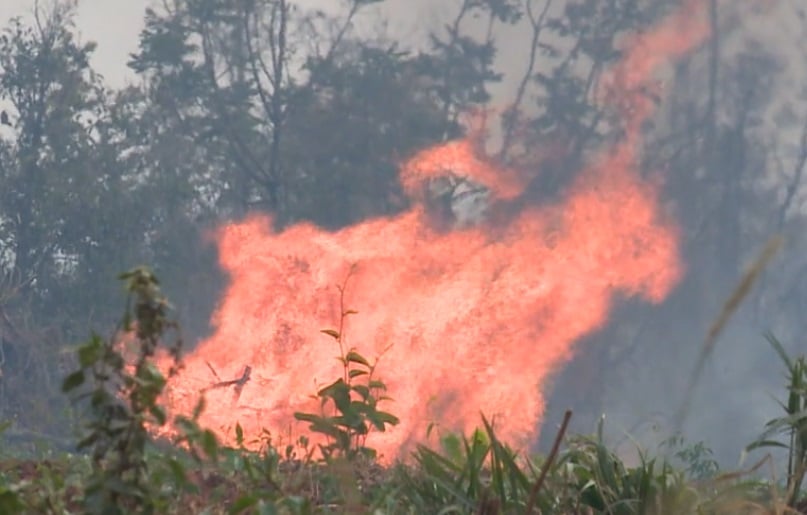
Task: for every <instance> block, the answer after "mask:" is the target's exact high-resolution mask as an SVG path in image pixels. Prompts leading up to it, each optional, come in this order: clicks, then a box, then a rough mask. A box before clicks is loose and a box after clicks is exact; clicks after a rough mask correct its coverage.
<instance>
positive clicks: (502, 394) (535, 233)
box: [166, 2, 707, 458]
mask: <svg viewBox="0 0 807 515" xmlns="http://www.w3.org/2000/svg"><path fill="white" fill-rule="evenodd" d="M694 5H697V4H695V3H694V2H689V3H688V4H687V7H689V8H688V9H685V10H684V11H682V12H681V13H678V14H676V15H675V16H673V17H671V18H670V19H669V20H668V21H667V22H665V23H664V24H662V25H660V26H659V27H658V28H657V29H656V30H654V31H653V32H650V33H646V34H643V35H642V36H640V37H638V38H637V39H636V41H635V45H634V46H633V49H632V50H631V51H630V52H629V53H628V54H627V56H626V57H625V59H624V60H623V62H622V63H621V64H620V65H619V66H618V67H617V68H615V71H614V73H613V74H612V75H611V82H610V84H611V86H612V87H613V88H616V89H615V90H614V89H612V92H613V91H617V90H618V92H619V95H620V97H619V102H620V105H621V106H622V107H624V108H625V109H624V112H625V118H626V122H627V124H626V126H627V127H628V134H627V137H626V138H625V139H624V141H623V143H621V144H619V145H618V146H617V147H616V148H614V149H613V151H612V152H610V153H609V154H607V155H606V156H605V157H604V158H603V159H601V161H600V162H598V163H596V164H595V165H593V166H592V167H590V169H588V170H585V171H583V172H582V173H581V174H580V175H579V178H578V180H577V182H576V183H575V184H574V185H573V188H572V189H571V191H570V193H569V195H568V198H566V199H565V201H563V202H562V203H558V204H556V205H550V206H543V207H540V208H538V207H533V208H528V209H525V210H522V211H521V212H520V213H519V214H518V215H517V216H516V217H514V218H513V219H512V220H511V221H510V222H509V223H508V224H507V225H506V226H505V227H503V228H498V229H497V231H496V235H495V237H494V236H493V235H492V234H490V233H489V232H487V231H486V229H485V228H484V227H471V228H466V229H462V230H454V231H450V232H438V231H435V230H433V229H432V228H431V227H430V226H429V224H428V223H427V217H426V216H425V212H424V210H423V208H422V206H418V207H416V208H414V209H413V210H412V211H410V212H407V213H404V214H402V215H400V216H397V217H394V218H387V219H377V220H371V221H368V222H365V223H362V224H359V225H356V226H352V227H349V228H346V229H343V230H341V231H338V232H334V233H329V232H324V231H321V230H319V229H317V228H316V227H314V226H312V225H307V224H300V225H296V226H294V227H291V228H289V229H287V230H285V231H283V232H281V233H275V232H273V231H272V230H271V229H270V219H269V218H268V217H260V216H256V217H252V218H250V219H248V220H246V221H244V222H242V223H237V224H230V225H226V226H224V227H222V228H221V229H220V231H219V233H218V244H219V250H220V261H221V265H222V266H223V267H224V269H226V270H227V271H228V272H229V274H230V285H229V287H228V289H227V291H226V292H225V295H224V298H223V299H222V302H221V305H220V308H219V310H218V312H217V313H216V315H215V318H214V323H215V326H216V332H215V334H214V335H213V336H212V337H211V338H209V339H207V340H205V341H203V342H201V343H200V344H199V346H198V347H197V348H196V349H195V350H194V351H193V352H192V353H191V354H190V355H188V356H187V358H186V366H185V368H184V370H183V371H182V373H181V375H180V376H178V378H177V381H175V383H174V384H172V385H171V390H170V391H169V392H168V396H167V398H166V403H167V404H168V406H169V407H170V408H171V409H172V410H173V411H174V413H183V414H186V415H187V414H189V413H190V412H191V411H192V409H193V407H194V406H195V403H196V400H197V397H198V394H199V392H200V391H201V390H203V389H204V388H207V387H209V386H210V385H211V384H213V383H216V382H218V381H219V380H220V379H234V378H238V377H241V376H242V374H243V372H244V370H245V368H244V367H245V366H249V367H251V376H250V381H249V382H247V383H246V384H244V385H242V386H243V388H240V389H239V392H238V395H235V394H234V392H233V391H231V389H228V388H216V389H211V390H209V391H208V392H207V401H208V409H207V410H206V412H205V413H204V414H203V416H202V420H201V422H202V424H204V425H206V426H208V427H210V428H211V429H213V430H214V431H217V432H218V433H219V436H220V437H221V438H222V439H223V440H224V441H225V442H227V443H233V441H234V432H233V431H232V428H233V427H234V426H235V423H236V422H238V423H240V424H241V426H242V427H243V429H244V432H245V433H246V434H247V435H252V436H257V435H259V434H260V432H261V431H262V430H263V429H267V430H269V431H270V432H272V433H273V434H274V435H282V434H286V433H287V431H288V428H289V427H290V426H291V425H293V424H294V421H293V412H294V411H316V410H317V405H316V404H315V403H313V401H312V400H311V398H310V395H311V394H312V393H314V392H315V391H316V389H317V387H318V386H322V385H324V384H327V383H329V382H330V381H332V380H333V379H334V378H336V377H340V376H341V368H340V367H341V365H340V364H339V363H338V362H337V361H336V360H335V359H334V356H335V355H336V354H337V353H338V348H337V346H336V344H335V343H334V342H333V340H332V339H331V338H330V337H328V336H325V335H322V334H320V333H319V329H321V328H328V327H334V326H335V325H336V324H337V323H338V320H339V302H338V292H337V290H336V288H335V286H336V285H338V284H341V283H342V282H343V281H344V279H345V276H346V275H347V273H348V270H349V269H350V267H351V266H352V265H353V264H356V265H357V266H356V269H355V273H354V275H353V276H352V278H351V280H350V282H349V283H348V287H347V292H346V303H347V306H346V307H347V308H349V309H356V310H358V311H359V314H358V315H355V316H353V317H350V318H349V319H348V323H347V326H346V330H345V333H346V338H347V344H348V345H351V346H356V347H357V348H358V349H359V350H360V351H361V352H362V353H363V354H365V355H366V356H368V358H371V357H373V356H374V355H378V354H380V353H382V352H383V351H384V350H385V349H387V350H386V353H385V354H384V356H383V358H382V360H381V363H380V366H379V370H378V373H379V376H380V377H381V378H382V379H383V380H384V381H385V382H386V383H387V384H388V386H389V388H390V393H391V395H392V397H394V399H395V400H394V402H392V403H390V404H389V405H388V406H386V408H387V409H389V410H390V411H392V412H393V413H395V414H397V415H398V416H400V418H401V424H400V425H399V426H397V427H395V428H393V429H392V430H390V431H388V432H387V433H383V434H382V433H374V434H372V435H371V436H370V438H369V440H368V445H371V446H373V447H375V448H376V449H378V450H379V451H380V453H381V454H384V455H386V457H387V458H393V457H396V456H397V455H398V454H399V452H400V451H401V450H403V449H405V444H407V443H412V442H417V441H423V440H424V439H425V434H426V427H427V425H428V424H429V423H430V422H439V423H440V424H441V425H442V426H443V427H447V428H450V429H454V430H463V431H469V430H471V429H472V428H474V427H476V426H477V425H478V424H479V423H480V420H479V413H480V411H481V412H483V413H485V414H486V415H487V416H489V417H496V418H497V425H498V428H499V431H500V433H501V435H502V437H503V438H504V439H505V440H508V441H510V442H512V443H514V444H519V443H524V442H525V441H526V440H527V439H530V438H533V437H534V436H535V432H536V427H537V426H538V423H539V422H540V420H541V417H542V414H543V409H544V399H543V396H542V392H541V386H542V384H543V381H544V380H545V378H546V377H547V376H548V374H549V373H551V372H552V371H553V370H554V369H555V368H557V367H558V366H559V365H561V364H563V363H564V362H566V361H567V360H569V359H570V358H571V357H572V347H573V343H574V342H575V341H577V340H579V339H580V338H581V337H582V336H584V335H586V334H587V333H590V332H591V331H593V330H596V329H597V328H599V327H601V326H602V325H603V324H604V323H605V322H606V321H607V316H608V312H609V306H610V303H611V299H612V297H613V295H614V293H616V292H619V291H621V292H624V293H627V294H631V295H641V296H643V297H644V298H646V299H647V300H649V301H652V302H660V301H662V300H663V299H664V298H665V296H666V295H667V294H668V293H669V292H670V290H671V289H672V288H673V286H674V285H675V284H676V283H677V281H678V280H679V279H680V277H681V274H682V266H681V264H680V262H679V255H678V248H677V247H678V240H677V234H676V231H675V229H674V227H672V226H670V225H667V224H664V223H662V222H661V221H660V220H659V210H658V198H657V192H656V189H655V188H654V187H653V186H652V185H648V184H646V183H644V182H642V181H641V180H640V178H639V175H638V174H637V172H636V170H635V167H636V166H637V165H636V162H635V161H636V159H635V153H636V151H637V147H638V143H639V132H638V131H639V126H640V125H641V122H642V121H643V120H644V119H645V118H646V117H647V116H649V115H650V114H651V113H652V111H651V107H652V102H650V101H649V100H648V99H645V98H643V97H641V96H639V95H638V94H636V93H635V91H636V88H637V87H638V86H640V85H642V84H644V83H646V82H647V81H648V79H649V78H650V74H651V72H653V71H654V70H655V68H656V67H657V66H658V65H660V64H662V62H663V61H664V60H665V59H668V58H670V57H675V56H678V55H681V54H682V53H683V52H685V51H687V50H689V49H691V48H692V47H693V46H694V45H695V44H698V43H699V42H701V41H702V40H703V39H704V38H705V36H706V34H707V31H706V29H705V26H704V25H703V23H700V22H699V21H697V20H695V19H694V17H695V15H696V14H698V13H696V12H695V9H694V8H692V6H694ZM684 19H686V21H687V23H686V24H684V25H682V24H681V22H682V20H684ZM682 27H683V28H682ZM446 170H463V171H466V172H467V173H468V175H469V176H470V178H472V179H474V180H476V181H478V182H481V183H484V184H485V185H486V186H488V187H489V188H490V190H491V192H492V193H493V194H494V196H498V197H499V198H503V199H508V198H513V197H516V196H518V195H519V194H520V193H521V188H523V186H524V182H523V180H522V178H519V177H518V174H516V173H515V172H512V171H506V170H498V169H497V168H496V167H495V166H494V165H493V164H492V163H490V162H487V161H486V160H484V159H482V158H480V157H478V155H477V154H476V153H474V152H473V146H472V145H471V144H470V143H469V142H467V141H458V142H451V143H448V144H446V145H442V146H437V147H434V148H431V149H427V150H425V151H424V152H422V153H420V154H418V155H417V156H415V157H413V158H412V160H410V161H409V162H408V163H406V164H404V166H403V167H402V173H401V176H402V181H403V183H404V185H405V187H406V188H407V190H408V191H409V192H410V193H411V192H414V191H415V190H416V188H417V185H418V184H419V183H420V182H422V181H423V180H425V179H428V178H430V177H437V176H440V175H441V174H444V173H445V171H446ZM211 369H212V370H214V371H216V376H218V377H214V374H213V371H212V370H211ZM497 415H498V416H497ZM304 429H305V428H304V427H299V428H297V429H296V431H297V432H298V433H299V431H302V430H304ZM167 431H168V432H171V431H173V430H172V429H171V428H169V429H168V430H167Z"/></svg>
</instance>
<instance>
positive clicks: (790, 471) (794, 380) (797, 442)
mask: <svg viewBox="0 0 807 515" xmlns="http://www.w3.org/2000/svg"><path fill="white" fill-rule="evenodd" d="M766 338H767V340H768V342H769V343H770V344H771V346H772V347H773V348H774V350H775V351H776V353H777V354H778V355H779V357H780V358H781V359H782V361H783V362H784V364H785V367H786V368H787V377H788V386H787V389H788V392H789V393H788V397H787V403H785V404H783V403H781V402H780V403H779V405H780V406H782V408H783V409H784V410H785V415H784V416H782V417H778V418H775V419H773V420H771V421H769V422H768V423H767V424H766V425H765V427H766V429H765V431H764V432H763V433H762V434H761V435H760V436H759V438H758V439H757V440H756V441H754V442H753V443H751V444H750V445H748V446H746V448H745V451H746V452H748V451H751V450H753V449H758V448H766V447H767V448H781V449H786V450H787V505H788V506H791V507H793V506H795V505H796V503H797V501H798V499H799V498H800V496H801V489H802V483H803V482H804V475H805V472H807V357H806V356H803V355H802V356H799V357H798V358H796V359H795V360H794V359H792V358H791V357H790V356H789V355H788V354H787V352H786V351H785V348H784V346H783V345H782V344H781V343H780V342H779V340H777V339H776V338H775V337H774V336H773V335H772V334H770V333H768V334H767V335H766ZM775 435H785V436H786V437H787V439H788V441H787V443H782V442H780V441H778V440H775V439H773V437H774V436H775Z"/></svg>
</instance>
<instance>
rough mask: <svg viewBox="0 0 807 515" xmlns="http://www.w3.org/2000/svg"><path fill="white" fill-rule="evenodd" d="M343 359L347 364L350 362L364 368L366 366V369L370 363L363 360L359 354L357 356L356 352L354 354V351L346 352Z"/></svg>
mask: <svg viewBox="0 0 807 515" xmlns="http://www.w3.org/2000/svg"><path fill="white" fill-rule="evenodd" d="M345 359H346V360H347V361H348V362H351V363H358V364H360V365H364V366H366V367H368V368H369V367H370V363H369V362H368V361H367V360H366V359H364V356H362V355H361V354H359V353H358V352H356V351H354V350H352V351H350V352H348V353H347V356H345Z"/></svg>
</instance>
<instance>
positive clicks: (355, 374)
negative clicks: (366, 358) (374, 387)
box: [348, 369, 368, 379]
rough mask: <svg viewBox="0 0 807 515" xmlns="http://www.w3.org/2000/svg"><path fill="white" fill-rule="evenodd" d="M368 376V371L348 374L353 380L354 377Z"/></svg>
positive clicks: (356, 371)
mask: <svg viewBox="0 0 807 515" xmlns="http://www.w3.org/2000/svg"><path fill="white" fill-rule="evenodd" d="M367 374H368V372H367V371H366V370H356V369H353V370H351V371H350V372H348V377H349V378H351V379H353V378H354V377H359V376H366V375H367Z"/></svg>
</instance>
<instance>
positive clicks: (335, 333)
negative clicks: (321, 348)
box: [320, 329, 341, 340]
mask: <svg viewBox="0 0 807 515" xmlns="http://www.w3.org/2000/svg"><path fill="white" fill-rule="evenodd" d="M320 332H321V333H325V334H327V335H328V336H332V337H333V339H334V340H338V339H339V338H340V336H341V335H340V334H339V331H335V330H333V329H322V330H320Z"/></svg>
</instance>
